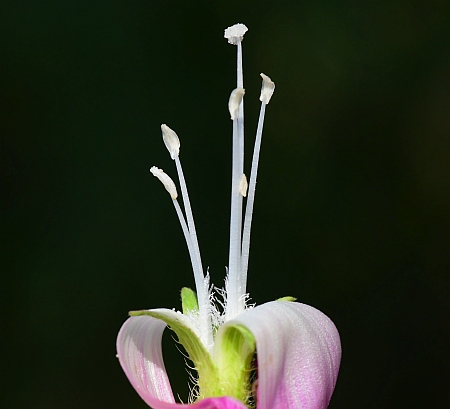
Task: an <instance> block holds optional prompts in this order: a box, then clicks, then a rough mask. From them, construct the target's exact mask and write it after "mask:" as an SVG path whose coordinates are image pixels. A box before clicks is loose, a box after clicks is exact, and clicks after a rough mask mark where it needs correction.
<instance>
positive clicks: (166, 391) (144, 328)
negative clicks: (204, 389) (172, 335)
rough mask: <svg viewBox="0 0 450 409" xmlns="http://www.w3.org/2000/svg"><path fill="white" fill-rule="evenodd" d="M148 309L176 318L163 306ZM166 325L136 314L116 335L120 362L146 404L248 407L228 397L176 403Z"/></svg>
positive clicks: (157, 408)
mask: <svg viewBox="0 0 450 409" xmlns="http://www.w3.org/2000/svg"><path fill="white" fill-rule="evenodd" d="M148 312H150V313H153V312H155V314H158V315H160V316H165V318H166V319H169V318H170V317H171V318H172V319H174V316H175V314H176V313H174V312H173V311H171V310H163V309H159V310H150V311H148ZM177 315H178V314H177ZM180 321H185V320H182V319H181V320H180ZM179 325H181V324H180V323H179ZM166 326H167V324H166V323H165V322H164V321H162V320H161V319H157V318H154V317H152V316H149V315H142V316H133V317H131V318H129V319H128V320H127V321H125V323H124V324H123V326H122V328H121V329H120V332H119V335H118V337H117V356H118V358H119V362H120V365H121V366H122V368H123V370H124V371H125V374H126V375H127V377H128V379H129V381H130V382H131V384H132V385H133V387H134V388H135V389H136V391H137V392H138V394H139V395H140V397H141V398H142V399H143V400H144V401H145V403H147V405H149V406H151V407H152V408H154V409H174V408H178V407H181V406H182V407H183V408H185V409H189V408H192V409H194V408H195V409H246V406H245V405H244V404H242V403H241V402H239V401H238V400H236V399H233V398H229V397H220V398H208V399H203V400H200V401H198V402H197V403H195V404H192V405H182V404H179V403H175V399H174V397H173V393H172V388H171V386H170V382H169V379H168V377H167V372H166V369H165V366H164V361H163V357H162V349H161V339H162V334H163V332H164V329H165V328H166ZM186 329H188V326H186Z"/></svg>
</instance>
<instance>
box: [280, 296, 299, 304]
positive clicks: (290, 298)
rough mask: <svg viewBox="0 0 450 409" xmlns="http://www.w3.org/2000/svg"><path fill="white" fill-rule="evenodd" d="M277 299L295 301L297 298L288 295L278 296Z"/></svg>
mask: <svg viewBox="0 0 450 409" xmlns="http://www.w3.org/2000/svg"><path fill="white" fill-rule="evenodd" d="M277 301H290V302H294V301H297V298H295V297H291V296H290V295H288V296H287V297H281V298H278V299H277Z"/></svg>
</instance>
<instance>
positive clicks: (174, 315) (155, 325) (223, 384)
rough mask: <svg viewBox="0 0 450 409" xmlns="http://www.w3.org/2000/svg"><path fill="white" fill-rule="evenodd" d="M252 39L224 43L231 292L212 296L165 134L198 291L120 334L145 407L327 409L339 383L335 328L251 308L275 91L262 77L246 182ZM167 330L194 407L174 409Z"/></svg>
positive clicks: (289, 301) (270, 308)
mask: <svg viewBox="0 0 450 409" xmlns="http://www.w3.org/2000/svg"><path fill="white" fill-rule="evenodd" d="M246 31H247V27H245V25H243V24H236V25H234V26H232V27H229V28H227V29H226V30H225V38H227V39H228V42H229V43H230V44H233V45H236V47H237V87H236V89H235V90H233V91H232V92H231V95H230V99H229V103H228V107H229V111H230V116H231V119H232V121H233V167H232V188H231V219H230V251H229V261H228V270H227V277H226V282H225V289H223V290H219V291H217V290H216V291H213V288H212V287H211V285H210V281H209V275H208V273H207V272H206V273H205V272H204V269H203V266H202V261H201V256H200V250H199V246H198V242H197V234H196V230H195V224H194V218H193V215H192V210H191V206H190V201H189V195H188V191H187V187H186V183H185V179H184V174H183V169H182V167H181V162H180V158H179V152H180V140H179V138H178V135H177V134H176V133H175V132H174V131H173V130H172V129H170V128H169V127H168V126H167V125H162V126H161V130H162V134H163V140H164V143H165V145H166V147H167V149H168V151H169V153H170V156H171V158H172V159H173V160H174V161H175V165H176V169H177V173H178V178H179V183H180V188H181V193H182V197H183V204H184V212H183V210H182V208H181V206H180V205H179V203H178V201H177V198H178V192H177V189H176V186H175V183H174V182H173V181H172V179H171V178H170V177H169V176H168V175H167V174H165V173H164V172H163V171H162V170H161V169H158V168H156V167H152V168H151V169H150V171H151V172H152V174H153V175H154V176H155V177H157V178H158V179H159V180H160V181H161V182H162V183H163V184H164V186H165V188H166V190H167V191H168V192H169V194H170V197H171V199H172V202H173V204H174V206H175V210H176V213H177V215H178V218H179V220H180V224H181V227H182V230H183V233H184V236H185V239H186V243H187V246H188V249H189V254H190V259H191V264H192V269H193V272H194V278H195V286H196V292H194V291H192V290H190V289H187V288H184V289H183V290H182V293H181V298H182V310H183V311H182V312H179V311H174V310H171V309H151V310H144V311H134V312H131V313H130V315H131V317H130V318H129V319H128V320H127V321H126V322H125V323H124V324H123V326H122V328H121V330H120V332H119V336H118V338H117V353H118V358H119V362H120V364H121V365H122V368H123V370H124V371H125V374H126V376H127V377H128V379H129V381H130V382H131V384H132V385H133V387H134V388H135V389H136V391H137V392H138V393H139V395H140V396H141V398H142V399H143V400H144V401H145V402H146V403H147V404H148V405H149V406H150V407H152V408H154V409H174V408H177V407H181V406H183V407H192V408H193V409H246V408H249V407H256V408H257V409H323V408H326V407H328V404H329V402H330V399H331V395H332V393H333V390H334V387H335V384H336V380H337V375H338V371H339V364H340V359H341V345H340V339H339V334H338V332H337V329H336V327H335V326H334V324H333V322H332V321H331V320H330V319H329V318H328V317H327V316H325V315H324V314H323V313H322V312H320V311H319V310H317V309H315V308H313V307H310V306H308V305H305V304H300V303H297V302H295V299H294V298H292V297H285V298H281V299H279V300H277V301H273V302H268V303H266V304H263V305H259V306H256V307H255V306H252V305H249V304H248V294H247V289H246V281H247V267H248V257H249V248H250V230H251V221H252V213H253V203H254V197H255V187H256V176H257V171H258V159H259V151H260V147H261V138H262V130H263V123H264V116H265V110H266V106H267V104H268V103H269V101H270V98H271V97H272V94H273V92H274V89H275V84H274V83H273V82H272V81H271V79H270V78H269V77H268V76H266V75H264V74H261V77H262V79H263V83H262V90H261V95H260V101H261V111H260V116H259V121H258V127H257V132H256V139H255V147H254V153H253V160H252V165H251V174H250V180H249V182H247V178H246V176H245V174H244V154H243V152H244V151H243V149H244V122H243V120H244V107H243V97H244V87H243V75H242V40H243V37H244V34H245V33H246ZM244 197H246V209H245V214H244V217H243V211H242V209H243V202H244ZM218 296H219V297H221V298H222V300H220V301H219V300H218ZM167 326H169V327H170V329H171V330H173V331H174V332H175V333H176V334H177V337H178V340H179V342H180V343H181V344H182V345H183V346H184V348H185V350H186V352H187V354H188V355H189V359H190V360H191V361H192V362H193V365H194V368H195V370H196V372H197V376H196V379H195V387H194V389H193V394H192V396H191V397H190V401H191V403H190V404H188V405H182V404H180V403H176V402H175V399H174V395H173V392H172V388H171V386H170V382H169V379H168V376H167V372H166V370H165V367H164V361H163V356H162V350H161V339H162V334H163V331H164V329H165V328H166V327H167Z"/></svg>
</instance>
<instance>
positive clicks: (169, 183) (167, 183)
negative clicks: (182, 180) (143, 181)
mask: <svg viewBox="0 0 450 409" xmlns="http://www.w3.org/2000/svg"><path fill="white" fill-rule="evenodd" d="M150 172H151V173H152V175H153V176H155V177H156V178H158V179H159V181H160V182H161V183H162V184H163V185H164V187H165V188H166V190H167V191H168V192H169V194H170V197H171V198H172V199H173V200H176V199H177V197H178V192H177V188H176V186H175V183H173V180H172V179H171V178H170V176H168V175H166V174H165V173H164V171H163V170H162V169H159V168H157V167H156V166H152V167H151V168H150Z"/></svg>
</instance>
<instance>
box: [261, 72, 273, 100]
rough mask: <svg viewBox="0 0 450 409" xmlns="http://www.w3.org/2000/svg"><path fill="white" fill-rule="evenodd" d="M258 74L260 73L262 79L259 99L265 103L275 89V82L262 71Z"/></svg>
mask: <svg viewBox="0 0 450 409" xmlns="http://www.w3.org/2000/svg"><path fill="white" fill-rule="evenodd" d="M259 75H261V78H262V79H263V83H262V87H261V96H260V97H259V100H260V101H261V102H264V103H265V104H266V105H267V104H268V103H269V101H270V98H272V95H273V92H274V91H275V83H274V82H273V81H272V80H271V79H270V78H269V77H268V76H267V75H265V74H263V73H261V74H259Z"/></svg>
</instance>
